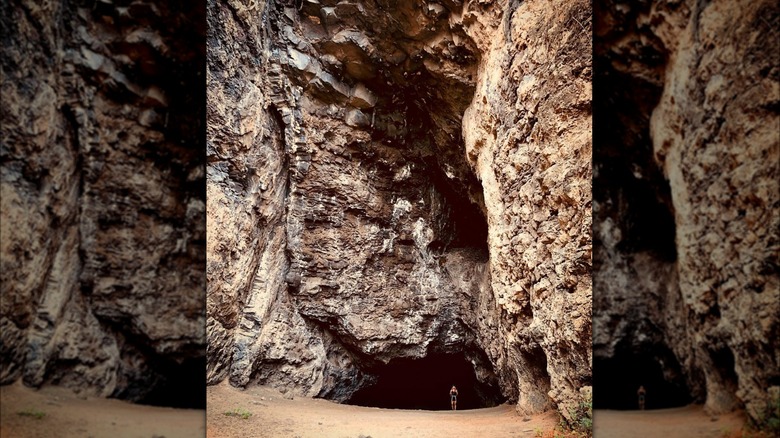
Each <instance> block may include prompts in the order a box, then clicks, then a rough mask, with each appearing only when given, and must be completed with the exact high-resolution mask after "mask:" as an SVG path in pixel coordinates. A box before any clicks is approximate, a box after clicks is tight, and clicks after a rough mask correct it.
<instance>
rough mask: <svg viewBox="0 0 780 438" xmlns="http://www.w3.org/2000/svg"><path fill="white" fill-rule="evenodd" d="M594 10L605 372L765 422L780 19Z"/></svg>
mask: <svg viewBox="0 0 780 438" xmlns="http://www.w3.org/2000/svg"><path fill="white" fill-rule="evenodd" d="M595 12H596V17H597V23H596V26H595V32H594V35H595V41H596V42H595V46H594V51H595V66H596V69H597V75H596V77H595V82H594V87H595V90H596V93H597V95H599V96H601V95H602V94H601V93H602V90H603V92H604V95H605V97H608V99H607V98H605V99H604V102H609V106H608V105H606V104H605V105H603V106H600V105H597V106H596V108H595V118H596V120H597V123H596V126H595V127H594V143H595V144H596V145H599V146H600V145H604V147H603V149H600V148H599V147H597V149H596V151H594V173H595V179H594V201H595V202H594V220H595V227H594V247H595V255H594V314H595V315H596V316H595V318H594V330H595V333H596V335H595V338H594V359H595V360H596V361H597V363H598V362H599V361H600V360H601V359H604V360H610V359H616V358H617V357H618V356H619V355H621V354H623V355H629V356H630V355H645V356H646V357H647V359H648V360H649V361H654V362H656V363H658V364H660V366H659V369H662V371H663V373H664V374H665V379H666V380H668V381H673V382H675V384H677V385H680V386H681V387H684V388H685V389H686V390H687V391H688V392H689V394H690V395H691V397H692V399H693V400H694V401H698V402H704V403H705V406H706V408H707V409H708V410H709V411H710V412H713V413H718V412H725V411H728V410H731V409H734V408H736V407H745V408H747V411H748V413H749V414H750V415H752V416H754V417H755V416H757V415H758V414H759V413H760V411H761V410H762V409H763V408H764V407H765V405H766V402H767V399H768V393H769V391H768V389H769V387H771V386H772V385H775V386H776V385H778V384H779V383H780V380H778V379H780V374H779V373H778V370H780V356H779V355H780V348H779V347H780V344H778V337H777V333H778V328H779V327H780V317H779V316H778V315H780V269H778V266H780V260H779V259H778V257H779V254H780V209H779V207H780V165H778V163H780V138H779V137H780V134H778V133H780V116H779V115H778V101H779V99H780V81H779V80H780V70H779V68H780V67H778V62H777V61H778V58H777V53H780V50H778V49H780V44H779V42H780V40H778V36H777V20H778V17H779V16H780V8H778V5H777V4H776V2H763V1H760V2H746V1H740V2H722V1H716V2H693V1H690V2H686V1H683V2H676V1H674V2H673V1H669V2H666V1H656V2H643V3H641V4H637V5H632V6H627V5H623V4H617V3H611V2H603V4H602V5H601V6H600V8H597V10H596V11H595ZM601 120H603V121H604V122H603V124H601V123H600V122H599V121H601ZM616 126H617V127H619V128H618V129H615V127H616ZM598 373H599V367H598V366H597V367H596V374H597V375H598ZM598 385H599V382H598V379H597V381H596V388H599V386H598ZM598 400H599V397H598V389H597V392H596V401H597V403H598Z"/></svg>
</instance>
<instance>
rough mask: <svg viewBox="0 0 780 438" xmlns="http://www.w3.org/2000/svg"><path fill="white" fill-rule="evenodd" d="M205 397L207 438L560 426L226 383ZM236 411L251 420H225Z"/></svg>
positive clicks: (543, 419)
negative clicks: (359, 402)
mask: <svg viewBox="0 0 780 438" xmlns="http://www.w3.org/2000/svg"><path fill="white" fill-rule="evenodd" d="M207 397H208V398H207V406H208V408H207V412H208V413H207V416H208V427H207V431H208V432H207V436H208V437H209V438H223V437H224V438H229V437H289V438H295V437H299V438H308V437H323V438H330V437H333V438H336V437H337V438H345V437H351V438H358V437H361V438H368V437H371V438H384V437H426V438H433V437H442V438H444V437H446V438H454V437H533V436H535V435H536V434H537V432H543V431H549V430H551V429H553V428H554V427H555V425H556V423H557V416H556V414H554V413H548V414H545V415H539V416H533V417H530V418H529V419H528V421H523V420H524V419H523V417H521V416H518V415H517V414H516V413H515V410H514V407H512V406H509V405H502V406H499V407H495V408H488V409H474V410H466V411H418V410H401V409H380V408H367V407H361V406H350V405H340V404H338V403H334V402H330V401H327V400H321V399H310V398H297V397H296V398H295V399H292V400H289V399H286V398H284V397H283V396H282V395H281V394H280V393H279V392H278V391H275V390H273V389H270V388H266V387H262V386H257V387H252V388H248V389H246V390H244V391H242V390H240V389H237V388H234V387H232V386H230V385H229V384H227V382H223V383H221V384H219V385H215V386H210V387H209V388H208V396H207ZM235 410H239V412H248V413H250V414H251V416H249V417H248V418H246V419H243V418H241V417H236V416H227V415H225V412H230V411H235Z"/></svg>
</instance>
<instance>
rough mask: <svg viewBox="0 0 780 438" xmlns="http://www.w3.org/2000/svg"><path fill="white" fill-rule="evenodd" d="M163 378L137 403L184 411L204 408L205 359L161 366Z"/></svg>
mask: <svg viewBox="0 0 780 438" xmlns="http://www.w3.org/2000/svg"><path fill="white" fill-rule="evenodd" d="M162 368H163V370H162V371H164V373H163V374H164V376H165V377H164V378H162V379H161V381H160V383H159V384H157V385H155V388H154V389H153V390H152V391H151V392H149V393H148V394H147V395H146V396H145V397H144V398H143V399H141V400H139V401H138V403H140V404H145V405H153V406H169V407H174V408H184V409H205V408H206V359H205V358H195V359H190V360H186V361H184V362H183V363H181V364H176V363H167V364H164V365H162Z"/></svg>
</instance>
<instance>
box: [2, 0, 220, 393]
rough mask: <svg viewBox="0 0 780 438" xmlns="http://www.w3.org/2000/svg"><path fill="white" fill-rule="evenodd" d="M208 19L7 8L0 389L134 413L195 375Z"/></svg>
mask: <svg viewBox="0 0 780 438" xmlns="http://www.w3.org/2000/svg"><path fill="white" fill-rule="evenodd" d="M204 15H205V7H201V8H198V7H197V6H191V5H190V4H189V3H188V2H181V4H173V3H168V4H166V5H157V4H156V3H155V2H143V1H134V2H117V3H113V2H105V1H103V2H76V3H68V2H58V1H46V2H28V1H18V2H4V3H3V6H2V14H1V15H0V19H1V20H2V37H1V38H2V42H3V44H2V48H1V49H0V51H1V53H2V62H1V63H0V66H2V102H3V104H2V106H1V107H0V108H1V109H0V111H2V113H1V114H0V115H1V116H2V145H1V146H0V156H1V157H2V158H0V159H1V160H2V167H1V168H0V169H1V171H2V176H1V179H0V183H1V184H0V189H1V190H2V221H1V226H2V230H1V231H2V239H1V242H2V245H1V246H0V261H1V262H2V269H0V272H1V274H0V275H2V302H1V304H0V334H1V335H0V340H1V343H0V364H1V365H0V383H3V384H5V383H10V382H13V381H15V380H17V379H19V378H23V379H24V382H25V384H27V385H31V386H40V385H44V384H60V385H66V386H70V387H73V388H78V389H80V390H84V391H85V392H87V393H94V394H98V395H102V396H108V395H113V396H118V397H123V398H128V399H133V400H141V399H143V398H144V397H146V396H147V395H148V394H149V393H150V392H152V391H154V390H155V388H157V387H159V386H160V385H165V384H166V383H169V382H170V380H171V379H176V378H177V376H176V373H178V372H181V370H182V367H183V366H184V367H188V366H193V365H192V364H197V362H198V361H200V363H201V367H202V366H203V365H202V363H203V362H202V360H203V359H202V358H203V355H204V338H203V332H204V326H205V315H204V313H203V300H204V292H203V290H204V280H205V272H204V270H205V223H204V220H203V218H204V216H205V202H204V192H203V185H204V183H205V174H204V165H205V157H204V155H203V153H202V150H203V146H202V145H203V140H202V136H203V132H204V129H203V117H204V114H203V112H202V110H201V109H200V108H203V106H202V102H203V97H204V93H203V92H200V91H198V90H201V89H202V85H201V84H202V81H203V74H202V72H203V70H202V66H203V65H204V60H205V51H204V46H203V45H202V44H200V45H199V44H197V42H198V41H203V38H204V36H205V27H204V26H203V25H204V24H205V23H204V22H205V19H204V18H205V17H204ZM199 17H200V18H199ZM193 90H195V91H193ZM188 364H189V365H188Z"/></svg>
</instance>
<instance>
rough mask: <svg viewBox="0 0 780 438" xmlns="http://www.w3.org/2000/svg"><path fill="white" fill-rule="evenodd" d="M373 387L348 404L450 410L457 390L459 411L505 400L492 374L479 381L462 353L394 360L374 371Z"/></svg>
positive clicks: (369, 387)
mask: <svg viewBox="0 0 780 438" xmlns="http://www.w3.org/2000/svg"><path fill="white" fill-rule="evenodd" d="M371 374H373V375H375V376H376V381H375V383H374V384H373V385H371V386H368V387H365V388H363V389H360V390H358V391H357V392H356V393H355V394H354V395H353V396H352V397H351V398H350V399H349V400H347V401H346V403H347V404H351V405H360V406H372V407H379V408H389V409H422V410H430V411H436V410H449V409H450V398H449V391H450V388H451V387H452V385H455V386H456V387H457V389H458V409H459V410H462V409H478V408H486V407H492V406H497V405H499V404H501V403H503V402H504V401H506V399H505V398H504V397H503V396H502V395H501V391H500V390H499V388H498V382H497V380H496V379H495V376H493V375H492V373H491V378H490V381H488V382H483V381H479V380H478V379H477V377H476V374H475V373H474V367H473V366H472V364H471V362H470V361H469V360H468V359H466V356H465V355H464V354H463V353H455V354H431V355H428V356H426V357H424V358H422V359H405V358H404V359H394V360H391V361H390V363H388V364H386V365H380V366H378V367H376V368H375V369H373V370H371Z"/></svg>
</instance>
